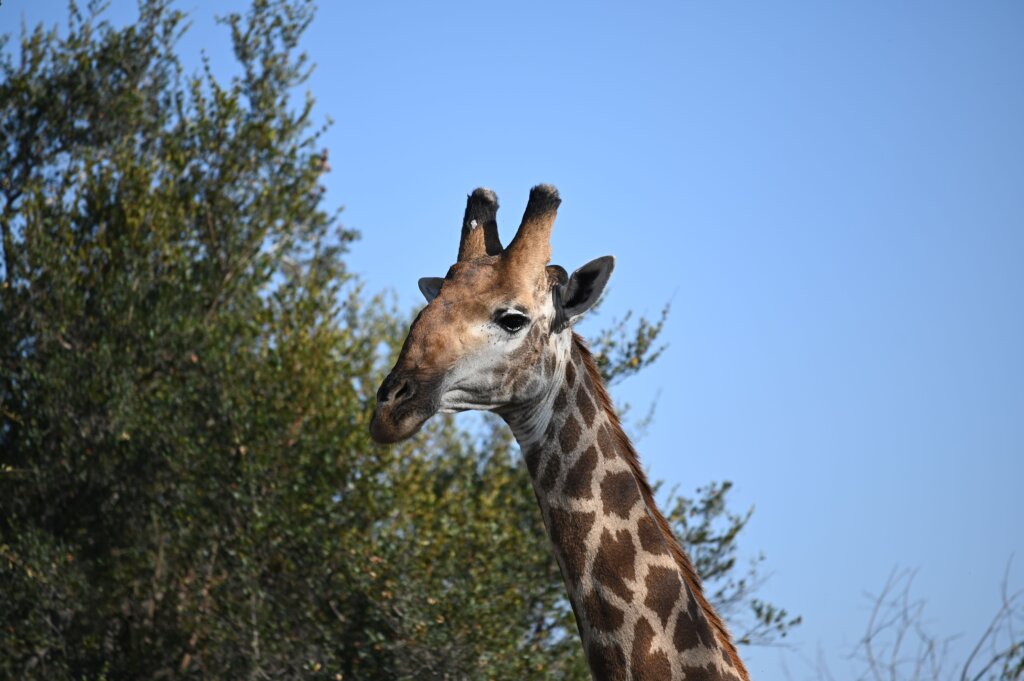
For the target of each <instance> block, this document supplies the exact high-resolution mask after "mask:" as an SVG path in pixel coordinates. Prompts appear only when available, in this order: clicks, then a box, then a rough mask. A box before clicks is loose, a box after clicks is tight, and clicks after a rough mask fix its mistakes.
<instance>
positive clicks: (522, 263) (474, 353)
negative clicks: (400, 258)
mask: <svg viewBox="0 0 1024 681" xmlns="http://www.w3.org/2000/svg"><path fill="white" fill-rule="evenodd" d="M560 203H561V199H559V197H558V191H557V190H556V189H555V188H554V187H552V186H551V185H543V184H542V185H538V186H536V187H534V188H533V190H531V191H530V200H529V202H528V203H527V206H526V211H525V213H524V214H523V221H522V224H521V225H520V226H519V231H518V232H517V233H516V236H515V238H514V239H512V241H511V242H510V243H509V245H508V247H507V248H502V246H501V243H500V241H499V240H498V226H497V221H496V219H495V218H496V215H497V211H498V199H497V197H496V196H495V195H494V192H492V191H490V190H489V189H477V190H476V191H474V192H473V193H472V194H471V195H470V196H469V199H468V200H467V202H466V214H465V217H464V218H463V223H462V239H461V242H460V244H459V256H458V261H457V262H456V263H455V264H454V265H452V267H451V269H449V270H448V274H447V275H446V276H445V277H444V278H440V277H425V278H423V279H420V281H419V287H420V291H421V292H422V293H423V295H424V297H425V298H426V299H427V306H426V307H425V308H424V309H423V310H422V311H421V312H420V314H419V316H418V317H416V320H415V321H414V322H413V324H412V327H411V328H410V329H409V335H408V337H407V338H406V340H405V345H404V346H403V347H402V352H401V354H400V355H399V357H398V361H397V362H396V363H395V367H394V368H393V369H392V370H391V373H390V374H389V375H388V377H387V378H386V379H384V382H383V383H382V384H381V387H380V390H379V391H378V392H377V407H376V409H375V410H374V414H373V421H372V423H371V425H370V433H371V435H372V436H373V438H374V439H375V440H377V441H378V442H383V443H390V442H397V441H399V440H403V439H405V438H407V437H409V436H411V435H412V434H414V433H415V432H416V431H418V430H419V429H420V427H421V426H422V425H423V423H424V422H425V421H426V420H427V419H428V418H430V417H431V416H433V415H434V414H435V413H437V412H438V411H441V412H448V413H450V412H458V411H465V410H467V409H480V410H489V411H495V410H499V411H500V410H502V409H508V408H513V409H514V408H516V407H519V406H521V405H524V404H528V403H529V402H530V401H531V400H534V399H536V398H537V397H538V396H539V395H540V394H541V393H542V392H543V391H544V388H545V385H546V384H547V381H546V379H547V378H549V377H550V375H551V371H552V369H553V366H554V353H555V352H556V349H557V347H558V341H559V339H562V338H564V339H566V340H568V338H569V336H570V335H571V331H570V327H571V326H572V324H573V323H574V322H575V321H576V320H577V319H579V318H580V317H581V316H582V315H583V313H584V312H586V311H587V310H588V309H590V308H591V307H592V306H593V305H594V303H596V302H597V300H598V298H599V297H600V296H601V293H602V291H603V290H604V287H605V284H607V282H608V278H609V276H611V272H612V268H613V266H614V259H613V258H612V257H611V256H605V257H602V258H598V259H596V260H593V261H591V262H589V263H587V264H586V265H584V266H583V267H581V268H579V269H578V270H576V271H575V272H573V274H572V276H568V275H567V274H566V271H565V270H564V269H562V268H561V267H559V266H557V265H548V260H549V259H550V257H551V244H550V239H551V228H552V226H553V225H554V222H555V214H556V212H557V210H558V206H559V204H560Z"/></svg>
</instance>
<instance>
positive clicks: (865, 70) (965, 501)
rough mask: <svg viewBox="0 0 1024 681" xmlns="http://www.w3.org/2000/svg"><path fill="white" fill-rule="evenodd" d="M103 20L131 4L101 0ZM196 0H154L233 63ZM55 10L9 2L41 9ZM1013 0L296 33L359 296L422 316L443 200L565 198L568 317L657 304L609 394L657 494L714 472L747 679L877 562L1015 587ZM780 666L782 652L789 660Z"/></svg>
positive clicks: (443, 231)
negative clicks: (472, 194)
mask: <svg viewBox="0 0 1024 681" xmlns="http://www.w3.org/2000/svg"><path fill="white" fill-rule="evenodd" d="M113 4H114V7H112V9H111V16H112V17H113V18H114V19H123V18H128V17H131V16H133V14H134V3H130V2H124V1H123V0H116V1H115V2H114V3H113ZM241 6H243V5H242V4H241V3H237V2H232V3H223V4H221V5H218V8H217V9H216V10H214V9H212V8H211V7H208V6H202V5H200V4H199V3H196V2H194V1H193V2H189V0H185V2H183V3H181V4H180V7H181V8H183V9H185V10H187V11H189V12H190V13H191V14H193V15H194V21H195V26H194V28H193V30H192V32H191V33H190V34H189V36H188V37H187V38H186V39H185V40H184V42H183V43H182V50H183V51H184V52H185V53H186V55H187V59H188V60H189V62H190V63H195V62H196V61H197V59H196V55H197V53H198V50H199V49H200V48H203V49H206V50H207V52H208V54H209V55H210V56H211V58H212V60H213V63H214V66H215V68H216V69H217V70H218V71H219V72H221V73H228V72H230V67H231V55H230V45H229V42H228V37H227V32H226V31H225V30H224V29H223V28H222V27H217V26H215V25H213V23H212V21H211V17H212V15H213V13H214V12H215V11H217V12H222V11H225V10H226V9H227V8H229V7H241ZM63 16H64V3H63V2H58V1H55V0H32V1H31V2H26V1H25V0H21V1H19V0H7V2H5V3H4V5H3V7H2V8H0V30H4V31H7V30H12V29H16V28H17V25H18V23H19V22H20V20H21V18H22V17H24V18H25V19H26V20H27V21H28V22H29V23H34V22H36V21H38V20H46V21H48V22H57V21H60V22H63V19H62V17H63ZM1022 31H1024V5H1022V4H1021V3H1019V2H995V1H991V2H989V1H980V2H969V3H968V2H963V3H946V2H938V3H937V2H910V1H907V2H898V3H895V2H858V3H844V4H840V3H812V2H777V3H729V2H726V3H692V2H674V3H669V2H663V3H658V2H650V3H644V4H642V5H637V6H633V7H627V6H626V5H624V4H618V3H616V4H611V3H559V4H555V3H534V2H523V3H515V4H513V3H449V2H436V3H396V4H385V3H358V4H354V5H344V6H343V5H342V4H341V3H330V4H327V3H324V6H322V7H321V9H320V12H319V14H318V16H317V19H316V20H315V21H314V23H313V25H312V27H311V28H310V30H309V32H308V34H307V39H306V41H305V47H306V49H307V51H308V52H309V54H310V56H311V58H312V60H313V61H315V62H317V64H318V67H317V70H316V72H315V74H314V76H313V78H312V80H311V81H310V83H309V88H310V89H311V90H312V92H313V94H314V95H315V97H316V98H317V100H318V106H317V116H318V117H319V119H320V120H323V119H325V118H326V117H327V116H330V117H331V118H332V119H333V120H334V121H335V124H334V126H333V127H332V128H331V130H330V132H328V134H327V135H326V136H325V138H324V145H325V146H327V147H328V148H329V149H330V159H331V165H332V167H333V172H332V173H331V174H330V175H329V177H328V182H327V185H328V194H327V200H328V203H329V204H332V205H341V204H343V205H344V206H345V207H346V209H345V212H344V214H343V219H344V221H345V223H346V224H347V225H349V226H351V227H355V228H357V229H359V230H361V231H362V233H363V239H362V241H360V242H359V243H358V244H357V245H356V247H355V249H354V251H353V252H352V254H351V257H350V258H349V262H350V263H351V266H352V268H353V269H354V270H356V271H358V272H359V273H360V274H361V275H362V276H363V277H364V279H365V280H366V282H367V285H368V289H369V290H371V291H375V290H380V289H384V288H392V289H394V290H395V291H396V292H397V295H398V299H399V301H400V303H401V305H403V306H404V307H409V308H411V307H412V306H414V305H416V304H418V301H419V293H418V291H417V289H416V280H417V278H418V277H420V276H426V275H443V274H444V272H445V271H446V270H447V267H448V266H449V265H450V264H451V262H452V260H454V256H455V252H456V250H457V233H458V227H459V224H460V219H461V215H462V210H463V207H464V202H465V196H466V194H467V193H468V192H469V191H471V190H472V189H473V188H474V187H477V186H481V185H483V186H488V187H491V188H493V189H495V190H496V191H497V192H498V195H499V197H500V198H501V203H502V206H503V208H502V210H501V212H500V213H499V224H500V225H501V226H502V230H503V234H504V236H505V239H506V240H507V239H508V238H509V237H510V236H511V235H512V233H513V231H514V229H515V226H516V225H518V220H519V217H520V215H521V213H522V209H523V206H524V205H525V202H526V197H527V193H528V191H529V188H530V187H531V186H532V185H534V184H536V183H538V182H551V183H554V184H556V185H557V186H558V187H559V189H560V190H561V193H562V197H563V204H562V210H561V212H560V215H559V219H558V223H557V224H556V227H555V234H554V237H553V250H554V261H555V262H557V263H559V264H562V265H564V266H565V267H567V268H568V269H570V270H571V269H573V268H575V267H577V266H579V265H581V264H583V263H584V262H586V261H587V260H590V259H591V258H594V257H597V256H600V255H604V254H608V253H610V254H614V255H615V256H616V257H617V267H616V271H615V275H614V276H613V278H612V282H611V289H610V292H609V294H608V296H607V298H606V302H605V304H604V306H603V308H602V311H601V316H600V317H599V318H597V319H594V320H589V321H588V322H585V323H584V325H583V326H582V328H581V331H583V332H584V333H587V332H588V331H589V332H591V333H593V332H595V331H596V330H598V329H600V328H602V327H603V326H604V325H606V324H607V323H608V322H610V320H611V319H612V318H613V317H616V316H620V315H622V314H623V313H624V312H625V311H626V310H629V309H634V310H636V311H638V312H641V313H647V314H650V315H654V314H656V313H657V311H658V310H659V309H660V308H661V306H662V305H663V304H664V303H665V302H666V301H671V302H672V306H673V307H672V313H671V316H670V319H669V323H668V326H667V329H666V332H665V335H666V341H667V342H668V343H669V345H670V347H669V350H668V351H667V353H666V354H665V356H664V358H663V359H662V360H660V361H659V363H658V364H657V365H656V366H655V368H654V369H652V370H650V371H648V372H646V374H645V375H641V376H639V377H636V378H634V379H630V380H629V381H627V382H626V383H624V384H622V385H620V386H618V387H617V388H616V391H615V393H616V397H617V398H618V399H620V400H622V401H629V402H631V403H633V404H634V405H636V406H637V407H638V408H645V407H646V406H647V405H648V404H650V402H651V400H652V399H653V398H654V396H655V395H658V396H659V397H658V404H657V415H656V420H655V421H654V423H653V424H652V425H651V427H650V429H649V431H648V434H647V436H646V437H645V438H644V439H643V440H642V441H641V442H640V443H639V450H640V451H641V454H642V456H643V458H644V461H645V463H646V465H647V467H648V469H649V471H650V475H651V476H652V477H653V478H655V479H663V480H665V481H666V482H667V483H668V486H672V485H677V484H678V485H679V486H680V489H681V490H683V491H688V490H692V489H693V488H694V487H696V486H698V485H701V484H705V483H707V482H709V481H711V480H722V479H728V480H732V481H733V482H734V483H735V495H734V496H735V498H734V500H733V503H734V504H735V507H736V508H737V510H738V509H740V508H743V507H746V506H748V505H755V506H756V512H755V514H754V518H753V520H752V522H751V525H750V527H749V529H748V530H747V531H746V532H745V536H744V537H743V540H742V541H743V548H744V550H746V551H747V552H748V553H749V554H750V555H753V554H755V553H757V552H758V551H763V552H764V553H765V554H766V555H767V558H768V560H767V563H766V564H767V566H768V568H769V570H771V571H772V572H774V576H773V577H772V579H771V581H769V582H768V584H767V585H766V586H765V587H764V588H763V589H762V592H761V595H762V596H763V597H764V598H766V599H768V600H770V601H773V602H775V603H778V604H781V605H784V606H785V607H787V608H788V609H790V610H791V611H792V612H796V613H800V614H802V615H803V616H804V624H803V625H802V626H801V627H800V629H799V630H798V631H797V633H796V634H795V637H794V640H793V641H792V643H793V645H794V649H792V650H774V649H769V650H765V649H755V650H752V651H750V652H749V653H748V654H747V657H748V660H749V666H750V667H751V670H752V672H753V673H754V677H755V678H757V679H761V680H762V681H774V680H776V679H786V678H793V679H803V678H811V677H812V676H813V673H814V669H813V665H814V661H815V660H816V659H817V657H818V655H819V652H820V654H821V655H822V656H823V657H824V658H825V659H826V660H827V662H828V664H829V666H830V667H831V669H832V671H833V673H834V674H835V676H836V678H840V679H843V678H852V673H853V672H852V669H853V667H851V666H850V664H851V663H850V662H849V660H847V659H846V657H845V656H846V654H847V653H849V652H850V650H851V649H852V647H853V646H854V644H855V643H856V641H857V639H858V637H859V636H860V635H861V633H862V632H863V628H864V626H865V623H866V621H867V616H868V601H867V600H866V599H865V597H864V593H865V592H866V591H867V592H871V591H875V592H877V591H878V590H879V589H880V588H881V587H882V585H883V584H884V582H885V580H886V577H887V576H888V575H889V573H890V571H891V570H892V569H893V568H894V567H895V566H901V567H907V568H917V569H918V575H917V579H916V583H915V593H916V595H918V596H919V597H922V598H926V599H928V601H929V603H928V607H927V611H926V612H927V624H928V626H929V627H930V629H931V630H932V631H934V632H935V633H936V634H939V635H942V636H948V635H954V634H963V638H961V639H959V640H958V641H956V642H954V644H953V649H952V652H953V657H954V658H955V657H957V656H958V655H959V656H961V657H962V656H963V654H965V652H966V650H967V648H968V643H969V642H970V641H972V640H973V637H974V636H976V635H977V634H978V633H979V632H980V631H981V629H982V628H983V627H984V626H985V625H986V624H987V621H988V618H989V617H990V615H991V614H992V613H993V612H994V610H995V608H996V606H997V603H998V589H999V581H1000V579H1001V577H1002V574H1003V571H1004V569H1005V567H1006V563H1007V560H1008V559H1009V558H1010V557H1011V555H1013V554H1014V553H1015V552H1016V553H1017V554H1018V555H1017V559H1016V561H1015V562H1014V563H1013V566H1012V568H1011V583H1012V584H1013V585H1016V586H1017V587H1018V588H1019V587H1024V555H1021V554H1022V553H1024V552H1022V549H1024V532H1022V530H1021V528H1022V526H1024V511H1022V505H1021V503H1020V502H1019V496H1018V495H1019V493H1020V481H1021V480H1022V479H1024V78H1022V76H1021V73H1022V68H1024V40H1022V35H1024V32H1022ZM787 670H788V671H787Z"/></svg>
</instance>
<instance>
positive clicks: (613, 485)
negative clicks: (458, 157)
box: [370, 185, 749, 681]
mask: <svg viewBox="0 0 1024 681" xmlns="http://www.w3.org/2000/svg"><path fill="white" fill-rule="evenodd" d="M560 203H561V199H560V198H559V195H558V192H557V190H556V189H555V188H554V187H552V186H551V185H538V186H536V187H534V188H533V189H532V190H531V192H530V199H529V201H528V203H527V206H526V211H525V212H524V214H523V219H522V222H521V224H520V227H519V230H518V231H517V232H516V235H515V237H514V238H513V239H512V241H511V242H510V243H509V245H508V246H507V247H505V248H503V247H502V246H501V242H500V240H499V238H498V227H497V219H496V216H497V210H498V200H497V196H495V194H494V192H492V191H491V190H489V189H483V188H480V189H477V190H475V191H474V192H473V193H472V194H470V195H469V197H468V199H467V202H466V212H465V216H464V218H463V223H462V236H461V239H460V243H459V253H458V260H457V261H456V263H455V264H454V265H452V266H451V268H450V269H449V270H448V273H447V274H446V275H445V276H444V277H443V278H441V277H424V278H423V279H420V280H419V288H420V291H421V292H422V293H423V295H424V297H425V298H426V300H427V306H426V307H425V308H424V309H423V310H422V311H421V312H420V314H419V316H418V317H417V318H416V320H415V321H414V322H413V324H412V326H411V328H410V329H409V334H408V337H407V338H406V341H405V345H404V346H403V347H402V352H401V354H400V355H399V357H398V360H397V362H396V363H395V367H394V368H393V369H392V370H391V373H390V374H388V376H387V378H385V379H384V382H383V383H382V384H381V387H380V390H379V391H378V393H377V405H376V408H375V410H374V414H373V420H372V422H371V425H370V432H371V434H372V436H373V438H374V439H375V440H377V441H378V442H382V443H391V442H397V441H399V440H402V439H405V438H407V437H410V436H411V435H413V434H414V433H416V431H418V430H419V429H420V427H422V425H423V423H424V422H426V420H427V419H429V418H430V417H431V416H433V415H434V414H436V413H438V412H446V413H450V412H458V411H465V410H469V409H477V410H486V411H493V412H495V413H496V414H498V415H500V416H501V417H502V418H503V419H504V420H505V421H506V423H508V425H509V427H510V428H511V429H512V432H513V434H514V435H515V437H516V440H517V441H518V442H519V445H520V448H521V449H522V452H523V456H524V459H525V461H526V466H527V469H528V470H529V473H530V478H531V480H532V483H533V487H534V491H535V492H536V496H537V501H538V503H539V504H540V508H541V514H542V517H543V519H544V525H545V527H546V529H547V532H548V535H549V537H550V539H551V543H552V545H553V547H554V551H555V556H556V557H557V559H558V563H559V567H560V568H561V572H562V578H563V580H564V582H565V586H566V591H567V594H568V597H569V602H570V603H571V604H572V608H573V611H574V613H575V614H576V621H577V625H578V627H579V632H580V638H581V640H582V643H583V647H584V651H585V654H586V658H587V663H588V664H589V666H590V669H591V673H592V675H593V677H594V679H596V680H598V681H606V680H607V681H611V680H614V681H648V680H650V681H653V680H656V679H657V680H660V679H671V680H682V679H685V680H686V681H710V680H723V681H724V680H729V681H749V675H748V674H747V671H746V669H745V667H744V666H743V663H742V662H741V660H740V658H739V655H738V654H737V652H736V647H735V645H734V644H733V642H732V640H731V638H730V636H729V633H728V630H727V629H726V627H725V624H724V623H723V622H722V620H721V618H720V617H719V616H718V614H717V613H716V612H715V610H714V608H713V607H712V606H711V604H710V603H709V602H708V601H707V599H706V598H705V596H704V593H703V590H702V588H701V583H700V578H699V576H698V575H697V572H696V570H695V569H694V567H693V564H692V563H691V561H690V559H689V558H688V557H687V556H686V554H685V553H684V552H683V551H682V549H681V548H680V546H679V542H678V541H677V540H676V538H675V537H674V536H673V534H672V531H671V528H670V527H669V524H668V522H667V521H666V520H665V517H664V516H663V515H662V514H661V512H660V511H659V510H658V508H657V506H656V504H655V502H654V498H653V494H652V491H651V487H650V485H649V484H648V482H647V478H646V476H645V475H644V472H643V469H642V468H641V466H640V462H639V459H638V457H637V455H636V452H635V451H634V449H633V446H632V444H631V443H630V441H629V438H627V437H626V435H625V433H624V432H623V430H622V427H621V425H620V423H619V419H618V416H617V415H616V413H615V410H614V407H613V406H612V403H611V400H610V399H609V397H608V393H607V391H606V389H605V386H604V384H603V382H602V380H601V376H600V373H599V372H598V369H597V366H596V365H595V363H594V359H593V357H592V356H591V354H590V351H589V350H588V348H587V345H586V343H585V342H584V341H583V339H582V338H580V337H579V336H578V335H576V334H575V333H574V332H573V331H572V325H573V324H574V323H575V322H576V321H577V320H578V319H579V318H580V317H582V315H583V314H585V313H586V312H587V310H589V309H590V308H591V307H593V305H594V304H595V303H596V302H597V300H598V299H599V298H600V296H601V293H602V292H603V291H604V288H605V286H606V284H607V283H608V279H609V277H610V276H611V273H612V270H613V268H614V264H615V261H614V259H613V258H612V257H611V256H604V257H601V258H597V259H595V260H592V261H591V262H589V263H587V264H585V265H583V266H582V267H580V268H579V269H577V270H575V271H574V272H573V273H572V274H571V275H569V274H567V272H566V270H564V269H563V268H561V267H559V266H557V265H550V264H548V262H549V260H550V256H551V246H550V238H551V229H552V227H553V225H554V221H555V215H556V213H557V210H558V207H559V205H560Z"/></svg>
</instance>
